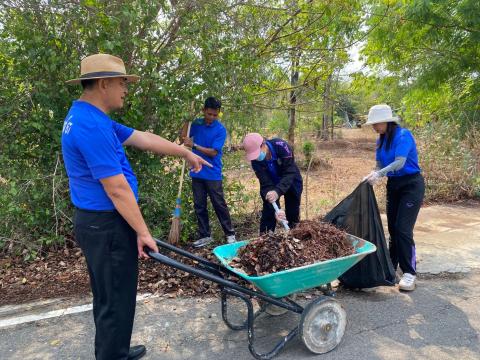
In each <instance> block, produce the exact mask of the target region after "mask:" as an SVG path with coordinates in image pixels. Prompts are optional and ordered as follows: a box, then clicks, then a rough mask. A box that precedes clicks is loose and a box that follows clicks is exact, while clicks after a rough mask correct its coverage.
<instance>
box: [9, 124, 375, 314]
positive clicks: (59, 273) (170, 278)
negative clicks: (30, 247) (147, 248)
mask: <svg viewBox="0 0 480 360" xmlns="http://www.w3.org/2000/svg"><path fill="white" fill-rule="evenodd" d="M336 137H337V138H336V139H335V140H333V141H317V142H316V143H317V151H316V153H315V156H316V159H317V163H318V165H317V166H316V167H314V168H313V169H311V170H310V172H309V174H308V179H307V173H306V171H305V170H302V175H303V177H304V197H303V199H302V209H301V217H302V218H303V219H306V218H307V215H308V218H312V217H316V216H318V215H322V214H325V213H326V212H327V211H328V210H329V209H331V208H332V207H334V206H335V205H336V204H337V203H338V202H339V201H341V200H342V199H343V198H344V197H345V196H346V195H348V194H349V193H351V192H352V191H353V190H354V189H355V187H356V186H357V185H358V184H359V183H360V181H361V180H362V178H363V177H364V176H365V175H367V174H368V173H369V172H370V171H371V170H372V169H373V168H374V166H375V160H374V159H375V134H374V133H373V131H372V130H371V129H349V130H345V129H342V130H339V132H338V133H337V134H336ZM311 141H312V142H313V141H314V139H311ZM296 154H297V162H298V163H302V161H303V155H302V154H301V149H300V151H297V152H296ZM242 155H243V154H239V153H237V155H235V156H237V157H238V159H243V156H242ZM236 163H237V166H235V167H234V168H235V169H234V170H228V171H226V176H227V178H229V179H236V180H239V181H240V182H241V184H242V185H244V186H245V187H246V188H247V189H248V190H249V191H250V192H251V193H252V196H251V200H250V201H249V202H247V203H245V204H241V206H242V207H243V208H242V211H244V212H245V210H247V211H246V212H247V213H248V212H249V210H252V214H255V213H258V211H259V210H260V208H261V202H260V197H259V196H258V181H257V179H256V178H255V175H254V173H253V171H252V170H251V169H250V166H249V164H247V162H246V161H245V160H238V161H236ZM383 189H384V186H377V187H376V192H377V200H378V202H379V206H380V208H381V210H383V208H384V193H383V192H384V191H383ZM307 196H308V200H307ZM307 202H308V204H307ZM255 209H256V210H257V211H255ZM307 210H308V214H307ZM243 221H244V222H245V225H246V226H245V228H246V229H247V230H246V231H243V232H242V231H239V235H240V237H243V236H247V235H249V236H253V235H254V234H252V233H250V234H248V232H249V231H250V232H251V231H252V229H254V228H255V227H256V224H255V222H256V219H255V215H253V216H250V217H248V216H247V217H245V218H244V220H243ZM235 225H236V227H237V229H238V230H240V228H241V227H242V224H240V223H236V224H235ZM248 229H250V230H248ZM253 231H254V230H253ZM189 250H191V251H193V250H192V249H189ZM195 252H196V253H197V254H199V255H200V256H203V257H207V258H209V257H211V256H212V255H211V252H210V251H209V250H208V249H203V250H199V251H195ZM180 284H181V286H180ZM213 287H215V285H212V284H210V283H208V282H205V281H203V280H200V279H198V278H193V277H191V276H190V275H187V274H185V273H183V272H180V271H173V269H171V268H170V269H167V268H166V267H164V266H160V265H159V264H158V263H156V262H154V261H141V263H140V275H139V291H143V292H154V293H155V292H163V293H167V294H169V295H170V296H172V297H175V296H177V295H195V294H205V293H208V292H213V291H214V289H213ZM89 291H90V287H89V283H88V273H87V270H86V266H85V260H84V257H83V255H82V254H81V251H80V250H79V249H77V248H73V249H63V250H60V251H55V252H51V253H49V254H47V255H46V256H45V257H42V258H39V259H37V260H35V261H33V262H30V263H25V262H23V261H22V259H21V258H5V257H4V258H0V292H1V293H2V296H1V297H0V305H4V304H16V303H23V302H27V301H33V300H39V299H46V298H53V297H72V296H79V295H87V294H88V293H89Z"/></svg>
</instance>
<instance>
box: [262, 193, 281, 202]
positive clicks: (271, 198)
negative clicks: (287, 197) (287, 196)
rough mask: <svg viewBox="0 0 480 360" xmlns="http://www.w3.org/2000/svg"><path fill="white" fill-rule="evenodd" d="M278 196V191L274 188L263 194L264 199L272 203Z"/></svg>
mask: <svg viewBox="0 0 480 360" xmlns="http://www.w3.org/2000/svg"><path fill="white" fill-rule="evenodd" d="M278 198H279V196H278V193H277V192H276V191H275V190H271V191H269V192H267V195H266V196H265V199H267V201H268V202H270V203H274V202H275V201H277V200H278Z"/></svg>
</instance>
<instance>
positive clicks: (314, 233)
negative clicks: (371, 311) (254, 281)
mask: <svg viewBox="0 0 480 360" xmlns="http://www.w3.org/2000/svg"><path fill="white" fill-rule="evenodd" d="M354 252H355V249H354V248H353V246H352V244H351V243H350V242H349V241H348V240H347V234H346V233H345V232H344V231H342V230H339V229H337V228H336V227H335V226H333V225H330V224H327V223H322V222H319V221H312V220H305V221H301V222H300V223H299V224H298V225H297V226H296V227H295V228H294V229H292V230H290V231H289V232H278V233H271V232H270V233H268V234H264V235H262V236H260V237H259V238H257V239H255V240H252V241H251V242H250V243H248V245H247V246H245V247H243V248H241V249H240V250H239V253H238V256H237V257H235V258H233V259H232V262H231V265H232V266H233V267H235V268H237V269H240V270H242V271H244V272H246V273H247V274H248V275H257V276H262V275H266V274H269V273H272V272H276V271H282V270H286V269H291V268H294V267H299V266H304V265H308V264H312V263H315V262H319V261H325V260H330V259H335V258H338V257H342V256H347V255H351V254H353V253H354Z"/></svg>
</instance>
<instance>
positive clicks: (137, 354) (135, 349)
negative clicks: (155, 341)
mask: <svg viewBox="0 0 480 360" xmlns="http://www.w3.org/2000/svg"><path fill="white" fill-rule="evenodd" d="M146 353H147V348H146V347H145V346H144V345H136V346H131V347H130V350H129V351H128V360H137V359H140V358H141V357H143V355H145V354H146Z"/></svg>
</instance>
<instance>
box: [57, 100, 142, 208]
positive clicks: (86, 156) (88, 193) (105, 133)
mask: <svg viewBox="0 0 480 360" xmlns="http://www.w3.org/2000/svg"><path fill="white" fill-rule="evenodd" d="M133 131H134V129H132V128H129V127H127V126H124V125H122V124H119V123H117V122H115V121H113V120H112V119H111V118H110V117H109V116H108V115H107V114H105V113H104V112H103V111H101V110H100V109H98V108H97V107H95V106H93V105H91V104H89V103H87V102H85V101H81V100H77V101H74V102H73V104H72V107H71V108H70V110H69V112H68V114H67V116H66V118H65V121H64V123H63V130H62V154H63V161H64V163H65V168H66V170H67V175H68V179H69V184H70V194H71V199H72V203H73V204H74V205H75V206H76V207H77V208H80V209H85V210H113V209H115V206H114V205H113V202H112V201H111V200H110V198H109V197H108V195H107V193H106V192H105V190H104V188H103V186H102V183H101V182H100V179H103V178H107V177H110V176H114V175H118V174H124V175H125V178H126V179H127V181H128V183H129V185H130V187H131V189H132V191H133V193H134V195H135V198H136V199H137V200H138V183H137V178H136V177H135V174H134V173H133V170H132V168H131V167H130V164H129V162H128V160H127V157H126V155H125V151H124V149H123V146H122V143H123V142H125V141H126V140H127V139H128V138H129V137H130V135H132V133H133Z"/></svg>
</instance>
